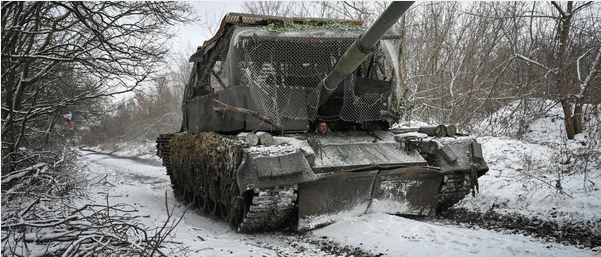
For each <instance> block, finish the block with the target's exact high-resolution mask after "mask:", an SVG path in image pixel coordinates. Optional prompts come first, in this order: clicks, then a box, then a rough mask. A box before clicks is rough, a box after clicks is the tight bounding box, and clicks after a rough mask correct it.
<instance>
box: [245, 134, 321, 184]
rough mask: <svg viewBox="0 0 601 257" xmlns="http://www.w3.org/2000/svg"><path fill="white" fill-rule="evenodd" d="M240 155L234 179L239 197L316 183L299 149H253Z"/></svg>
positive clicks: (314, 176)
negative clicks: (274, 188)
mask: <svg viewBox="0 0 601 257" xmlns="http://www.w3.org/2000/svg"><path fill="white" fill-rule="evenodd" d="M243 151H244V154H243V157H242V163H241V164H240V167H239V168H238V171H237V172H238V174H237V176H236V177H237V181H238V187H239V188H240V193H241V194H242V193H244V192H245V191H247V190H251V189H254V188H266V187H274V186H281V185H294V184H298V183H302V182H305V181H313V180H315V179H316V175H315V173H314V172H313V170H312V169H311V166H310V165H309V162H308V160H307V158H305V155H304V154H303V152H302V151H301V149H300V148H298V147H295V146H291V145H273V146H253V147H249V148H244V149H243Z"/></svg>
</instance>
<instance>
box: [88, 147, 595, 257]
mask: <svg viewBox="0 0 601 257" xmlns="http://www.w3.org/2000/svg"><path fill="white" fill-rule="evenodd" d="M82 153H83V155H84V158H83V160H82V162H83V163H85V164H86V166H87V169H86V170H87V171H86V172H88V178H89V179H90V181H91V182H92V183H91V184H90V185H89V190H91V191H90V192H91V193H90V194H89V195H90V197H92V199H93V200H94V201H96V202H97V203H100V204H102V203H106V196H107V194H108V200H109V202H110V203H111V204H115V203H128V204H131V205H133V206H134V207H136V208H137V209H138V213H137V215H139V216H140V218H139V220H140V222H142V223H143V224H144V225H146V226H147V227H149V228H155V227H160V226H162V224H163V223H164V222H165V220H166V218H167V212H166V206H165V192H167V202H168V205H169V208H170V210H171V208H173V206H174V205H175V206H176V208H175V211H174V213H175V215H174V216H176V217H179V216H180V215H181V213H182V212H183V211H184V209H185V208H184V207H183V206H182V205H181V204H180V203H179V202H177V201H176V200H175V199H174V197H173V194H172V191H171V190H170V184H169V179H168V177H167V176H166V175H165V170H164V169H163V167H159V166H153V165H147V164H144V163H140V162H137V161H133V160H127V159H121V158H115V157H110V156H107V155H105V154H98V153H94V152H90V151H83V152H82ZM305 238H310V239H312V240H330V241H333V242H335V243H338V244H340V245H341V246H347V247H350V248H355V247H359V248H361V249H362V250H363V251H365V252H369V253H372V254H373V255H382V256H593V255H594V254H595V253H594V252H592V251H590V250H586V249H578V248H576V247H573V246H564V245H561V244H556V243H546V242H543V241H542V240H540V239H535V238H532V237H529V236H523V235H511V234H503V233H499V232H494V231H489V230H484V229H467V228H461V227H458V226H455V225H447V224H441V223H432V222H430V223H428V222H420V221H415V220H411V219H406V218H402V217H397V216H392V215H386V214H367V215H363V216H361V217H349V218H347V219H345V220H342V221H339V222H337V223H334V224H332V225H329V226H326V227H323V228H320V229H316V230H313V231H310V232H308V233H306V234H305V235H293V234H292V235H289V234H284V233H279V232H277V233H263V234H254V235H246V234H238V233H236V232H234V231H232V230H231V229H230V227H229V225H228V224H227V223H226V222H223V221H220V220H218V219H216V218H213V217H209V216H207V215H204V214H199V213H196V212H188V213H186V214H185V215H184V219H183V221H182V222H181V223H180V224H179V225H178V226H177V228H176V229H175V231H174V233H173V237H172V238H169V239H168V240H169V241H170V242H171V243H168V244H167V245H168V246H169V247H170V249H169V250H165V252H166V253H169V254H171V256H182V255H183V256H337V255H334V254H332V253H330V252H324V251H322V250H320V249H319V245H318V244H312V243H310V242H309V241H310V240H305Z"/></svg>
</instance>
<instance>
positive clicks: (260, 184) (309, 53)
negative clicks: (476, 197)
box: [157, 2, 488, 233]
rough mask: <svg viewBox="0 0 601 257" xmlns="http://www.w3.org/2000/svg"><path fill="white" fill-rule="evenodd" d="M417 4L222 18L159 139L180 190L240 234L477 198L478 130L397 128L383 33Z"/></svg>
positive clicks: (394, 48) (392, 50)
mask: <svg viewBox="0 0 601 257" xmlns="http://www.w3.org/2000/svg"><path fill="white" fill-rule="evenodd" d="M411 4H412V2H392V3H391V5H390V6H389V7H388V8H387V9H386V10H385V11H384V12H383V13H382V15H381V16H380V17H379V18H378V20H377V21H376V22H375V23H374V24H373V25H372V26H371V27H370V28H369V29H366V28H364V27H363V22H362V21H359V20H334V19H323V18H284V17H274V16H262V15H250V14H240V13H229V14H227V15H225V17H224V18H223V20H222V22H221V26H220V28H219V30H218V31H217V33H216V34H215V36H214V37H213V38H211V39H209V40H207V41H206V42H205V43H204V44H203V45H202V46H200V47H198V49H197V52H196V53H194V54H193V55H192V56H191V57H190V62H193V63H194V65H193V68H192V70H191V73H190V79H189V82H188V84H187V85H186V88H185V91H184V96H183V101H182V110H183V122H182V125H181V129H180V131H178V132H174V133H169V134H161V135H159V137H158V138H157V155H158V156H159V157H161V158H162V160H163V165H164V166H165V167H166V168H167V175H168V176H169V177H170V179H171V183H172V187H173V190H174V192H175V194H176V195H177V196H181V197H183V198H184V199H185V200H186V201H187V202H189V203H191V204H194V205H195V206H198V208H199V209H201V210H203V211H206V212H208V213H211V214H214V215H216V216H218V217H221V218H222V219H223V220H225V221H226V222H229V223H230V224H231V225H232V227H233V228H234V229H235V230H237V231H239V232H245V233H246V232H259V231H268V230H276V229H282V228H291V229H294V230H298V231H304V230H309V229H313V228H316V227H320V226H324V225H327V224H330V223H332V222H335V221H336V220H338V219H340V218H341V217H345V216H349V215H363V214H365V213H372V212H384V213H389V214H396V215H424V216H428V215H435V214H436V213H437V212H440V211H442V210H444V209H446V208H448V207H450V206H452V205H454V204H456V203H457V202H458V201H460V200H461V199H463V198H464V197H465V196H466V195H468V194H469V193H470V192H471V193H472V194H474V193H475V192H476V191H477V190H478V180H477V179H478V177H479V176H481V175H483V174H484V173H486V172H487V171H488V167H487V165H486V162H485V161H484V160H483V156H482V148H481V145H480V144H479V143H478V142H477V141H476V140H475V139H474V138H471V137H469V136H461V135H459V134H457V133H456V129H454V126H444V125H436V126H428V127H420V128H403V129H390V128H391V125H392V124H395V123H396V122H398V121H399V119H400V118H401V116H402V112H401V110H402V108H401V106H400V105H399V103H400V102H401V101H400V99H402V95H401V94H400V76H399V65H398V58H399V51H400V39H401V38H400V36H398V35H396V34H394V33H391V32H389V28H390V27H391V26H392V25H393V24H394V23H395V22H396V21H397V20H398V19H399V18H400V17H401V16H402V15H403V14H404V12H405V11H406V10H407V9H408V8H409V7H410V6H411ZM324 122H325V123H324ZM326 126H327V127H326Z"/></svg>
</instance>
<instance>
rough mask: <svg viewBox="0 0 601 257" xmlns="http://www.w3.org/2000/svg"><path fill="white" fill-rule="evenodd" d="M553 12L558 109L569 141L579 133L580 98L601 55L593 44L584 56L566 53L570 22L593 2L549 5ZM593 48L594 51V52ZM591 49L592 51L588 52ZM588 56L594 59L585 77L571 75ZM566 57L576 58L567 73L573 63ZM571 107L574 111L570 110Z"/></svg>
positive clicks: (587, 86)
mask: <svg viewBox="0 0 601 257" xmlns="http://www.w3.org/2000/svg"><path fill="white" fill-rule="evenodd" d="M551 3H552V4H553V6H554V7H555V9H556V10H557V11H558V12H559V17H558V18H557V20H558V27H559V28H558V37H557V38H558V41H559V49H558V52H557V59H558V65H559V66H558V67H557V89H558V92H559V97H560V98H559V100H560V102H561V106H562V107H563V113H564V122H565V127H566V133H567V136H568V138H569V139H573V138H574V135H575V134H578V133H581V132H582V113H583V110H582V106H583V103H584V95H585V93H587V92H586V91H587V90H590V82H591V79H593V78H594V77H595V76H596V74H597V73H599V70H600V69H601V68H599V67H601V66H600V65H601V64H600V56H601V46H600V45H599V44H597V45H596V46H593V48H592V49H589V50H588V51H586V52H585V53H584V54H582V55H580V56H573V55H572V56H571V54H570V52H572V54H573V53H574V51H570V48H571V47H573V44H572V43H571V42H570V39H571V36H572V35H571V34H573V32H572V31H573V27H574V26H575V24H574V22H575V21H576V19H578V18H580V17H578V16H579V14H580V13H581V12H583V11H584V10H586V8H587V7H590V6H591V5H592V3H593V2H586V3H583V4H581V5H578V4H576V5H574V2H572V1H569V2H567V3H566V4H565V5H564V6H562V4H563V3H558V2H555V1H553V2H551ZM595 48H596V49H595ZM591 50H592V51H591ZM588 54H592V55H593V56H596V57H594V61H593V62H592V64H591V65H590V68H589V70H590V72H589V73H588V75H587V77H586V78H582V77H581V76H574V72H577V73H578V75H580V72H581V71H580V64H581V63H580V61H581V59H583V58H584V57H586V55H588ZM570 58H577V60H578V62H577V67H576V69H574V68H572V69H571V70H570V67H569V63H570V62H572V63H573V61H574V60H570ZM574 86H579V88H577V89H576V90H578V91H577V92H573V90H572V88H574ZM572 108H574V109H573V110H572Z"/></svg>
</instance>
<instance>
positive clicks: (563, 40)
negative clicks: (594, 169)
mask: <svg viewBox="0 0 601 257" xmlns="http://www.w3.org/2000/svg"><path fill="white" fill-rule="evenodd" d="M552 4H553V5H554V6H555V8H557V10H558V11H559V12H560V13H561V18H560V19H559V22H560V34H559V36H560V39H559V69H558V72H557V90H558V92H559V97H560V102H561V106H562V107H563V115H564V118H563V119H564V123H565V127H566V134H567V136H568V139H574V135H575V134H576V130H575V129H574V113H573V112H572V97H570V90H569V85H568V78H567V72H566V51H567V47H568V36H569V34H570V24H571V20H572V7H573V2H568V7H567V11H566V12H564V11H563V9H562V8H561V6H559V4H558V3H556V2H552Z"/></svg>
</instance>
